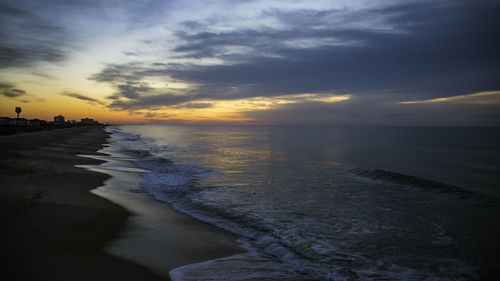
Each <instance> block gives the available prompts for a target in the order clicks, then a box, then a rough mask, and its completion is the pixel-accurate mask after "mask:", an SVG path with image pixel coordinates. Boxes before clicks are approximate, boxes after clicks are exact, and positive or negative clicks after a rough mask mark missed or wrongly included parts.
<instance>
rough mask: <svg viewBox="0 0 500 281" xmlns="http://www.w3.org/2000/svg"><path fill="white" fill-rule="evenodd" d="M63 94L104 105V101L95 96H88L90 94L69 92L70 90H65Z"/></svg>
mask: <svg viewBox="0 0 500 281" xmlns="http://www.w3.org/2000/svg"><path fill="white" fill-rule="evenodd" d="M62 95H63V96H67V97H72V98H75V99H79V100H83V101H88V102H89V103H91V104H95V103H98V104H101V105H104V103H103V102H102V101H100V100H97V99H94V98H91V97H88V96H85V95H81V94H78V93H68V92H65V93H62Z"/></svg>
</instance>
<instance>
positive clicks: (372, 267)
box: [106, 125, 500, 280]
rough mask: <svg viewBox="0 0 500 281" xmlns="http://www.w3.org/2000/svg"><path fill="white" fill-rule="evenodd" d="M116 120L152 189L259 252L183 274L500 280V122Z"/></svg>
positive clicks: (122, 141)
mask: <svg viewBox="0 0 500 281" xmlns="http://www.w3.org/2000/svg"><path fill="white" fill-rule="evenodd" d="M106 130H107V131H108V132H109V133H110V136H111V139H112V142H111V147H113V148H114V149H116V150H122V151H127V152H130V153H133V155H136V156H135V158H134V159H135V160H134V164H135V166H136V167H137V168H138V169H141V170H144V171H145V172H144V173H143V174H142V177H143V178H142V183H141V188H142V189H143V191H144V192H145V193H147V194H149V195H151V196H152V197H154V198H155V199H156V200H159V201H162V202H164V203H165V204H167V205H169V206H171V207H173V208H174V209H176V210H177V211H179V212H182V213H185V214H188V215H190V216H192V217H194V218H196V219H199V220H201V221H203V222H206V223H209V224H213V225H215V226H217V227H219V228H222V229H225V230H227V231H229V232H231V233H233V234H235V235H236V236H237V237H238V242H239V243H240V245H241V247H242V248H243V249H245V250H246V252H245V253H243V254H238V255H235V256H230V257H225V258H221V259H217V260H212V261H206V262H202V263H198V264H191V265H185V266H182V267H179V268H176V269H173V270H172V271H170V276H171V278H172V279H173V280H500V272H499V269H500V216H499V215H500V128H429V127H422V128H415V127H412V128H404V127H353V128H351V127H348V128H344V127H328V126H311V127H307V126H170V125H124V126H110V127H107V129H106Z"/></svg>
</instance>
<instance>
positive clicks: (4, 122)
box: [0, 117, 12, 125]
mask: <svg viewBox="0 0 500 281" xmlns="http://www.w3.org/2000/svg"><path fill="white" fill-rule="evenodd" d="M11 123H12V118H9V117H0V125H10V124H11Z"/></svg>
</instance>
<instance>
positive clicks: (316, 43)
mask: <svg viewBox="0 0 500 281" xmlns="http://www.w3.org/2000/svg"><path fill="white" fill-rule="evenodd" d="M499 50H500V1H481V0H476V1H472V0H471V1H448V0H443V1H438V0H432V1H431V0H421V1H413V0H408V1H403V0H398V1H396V0H380V1H365V0H349V1H347V0H345V1H344V0H341V1H334V0H330V1H323V0H317V1H294V0H288V1H278V0H269V1H262V0H261V1H259V0H255V1H252V0H248V1H245V0H204V1H195V0H193V1H186V0H183V1H177V0H163V1H160V0H142V1H141V0H108V1H105V0H102V1H98V0H0V116H9V117H15V116H16V113H15V112H14V109H15V107H17V106H20V107H21V108H22V113H21V116H22V117H25V118H40V119H46V120H51V119H52V118H53V116H55V115H59V114H62V115H64V116H65V117H66V119H68V120H72V119H76V120H78V119H80V118H84V117H90V118H94V119H97V120H99V121H101V122H109V123H134V124H135V123H146V124H147V123H154V124H201V125H203V124H210V125H212V124H234V125H240V124H241V125H339V126H500V51H499Z"/></svg>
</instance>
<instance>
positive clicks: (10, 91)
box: [0, 83, 26, 98]
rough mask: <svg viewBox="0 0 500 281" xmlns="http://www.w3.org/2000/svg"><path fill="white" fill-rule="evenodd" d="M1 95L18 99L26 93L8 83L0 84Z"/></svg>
mask: <svg viewBox="0 0 500 281" xmlns="http://www.w3.org/2000/svg"><path fill="white" fill-rule="evenodd" d="M0 93H1V94H2V95H4V96H6V97H8V98H18V97H20V96H25V95H26V91H24V90H21V89H17V88H15V87H14V85H11V84H8V83H0Z"/></svg>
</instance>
